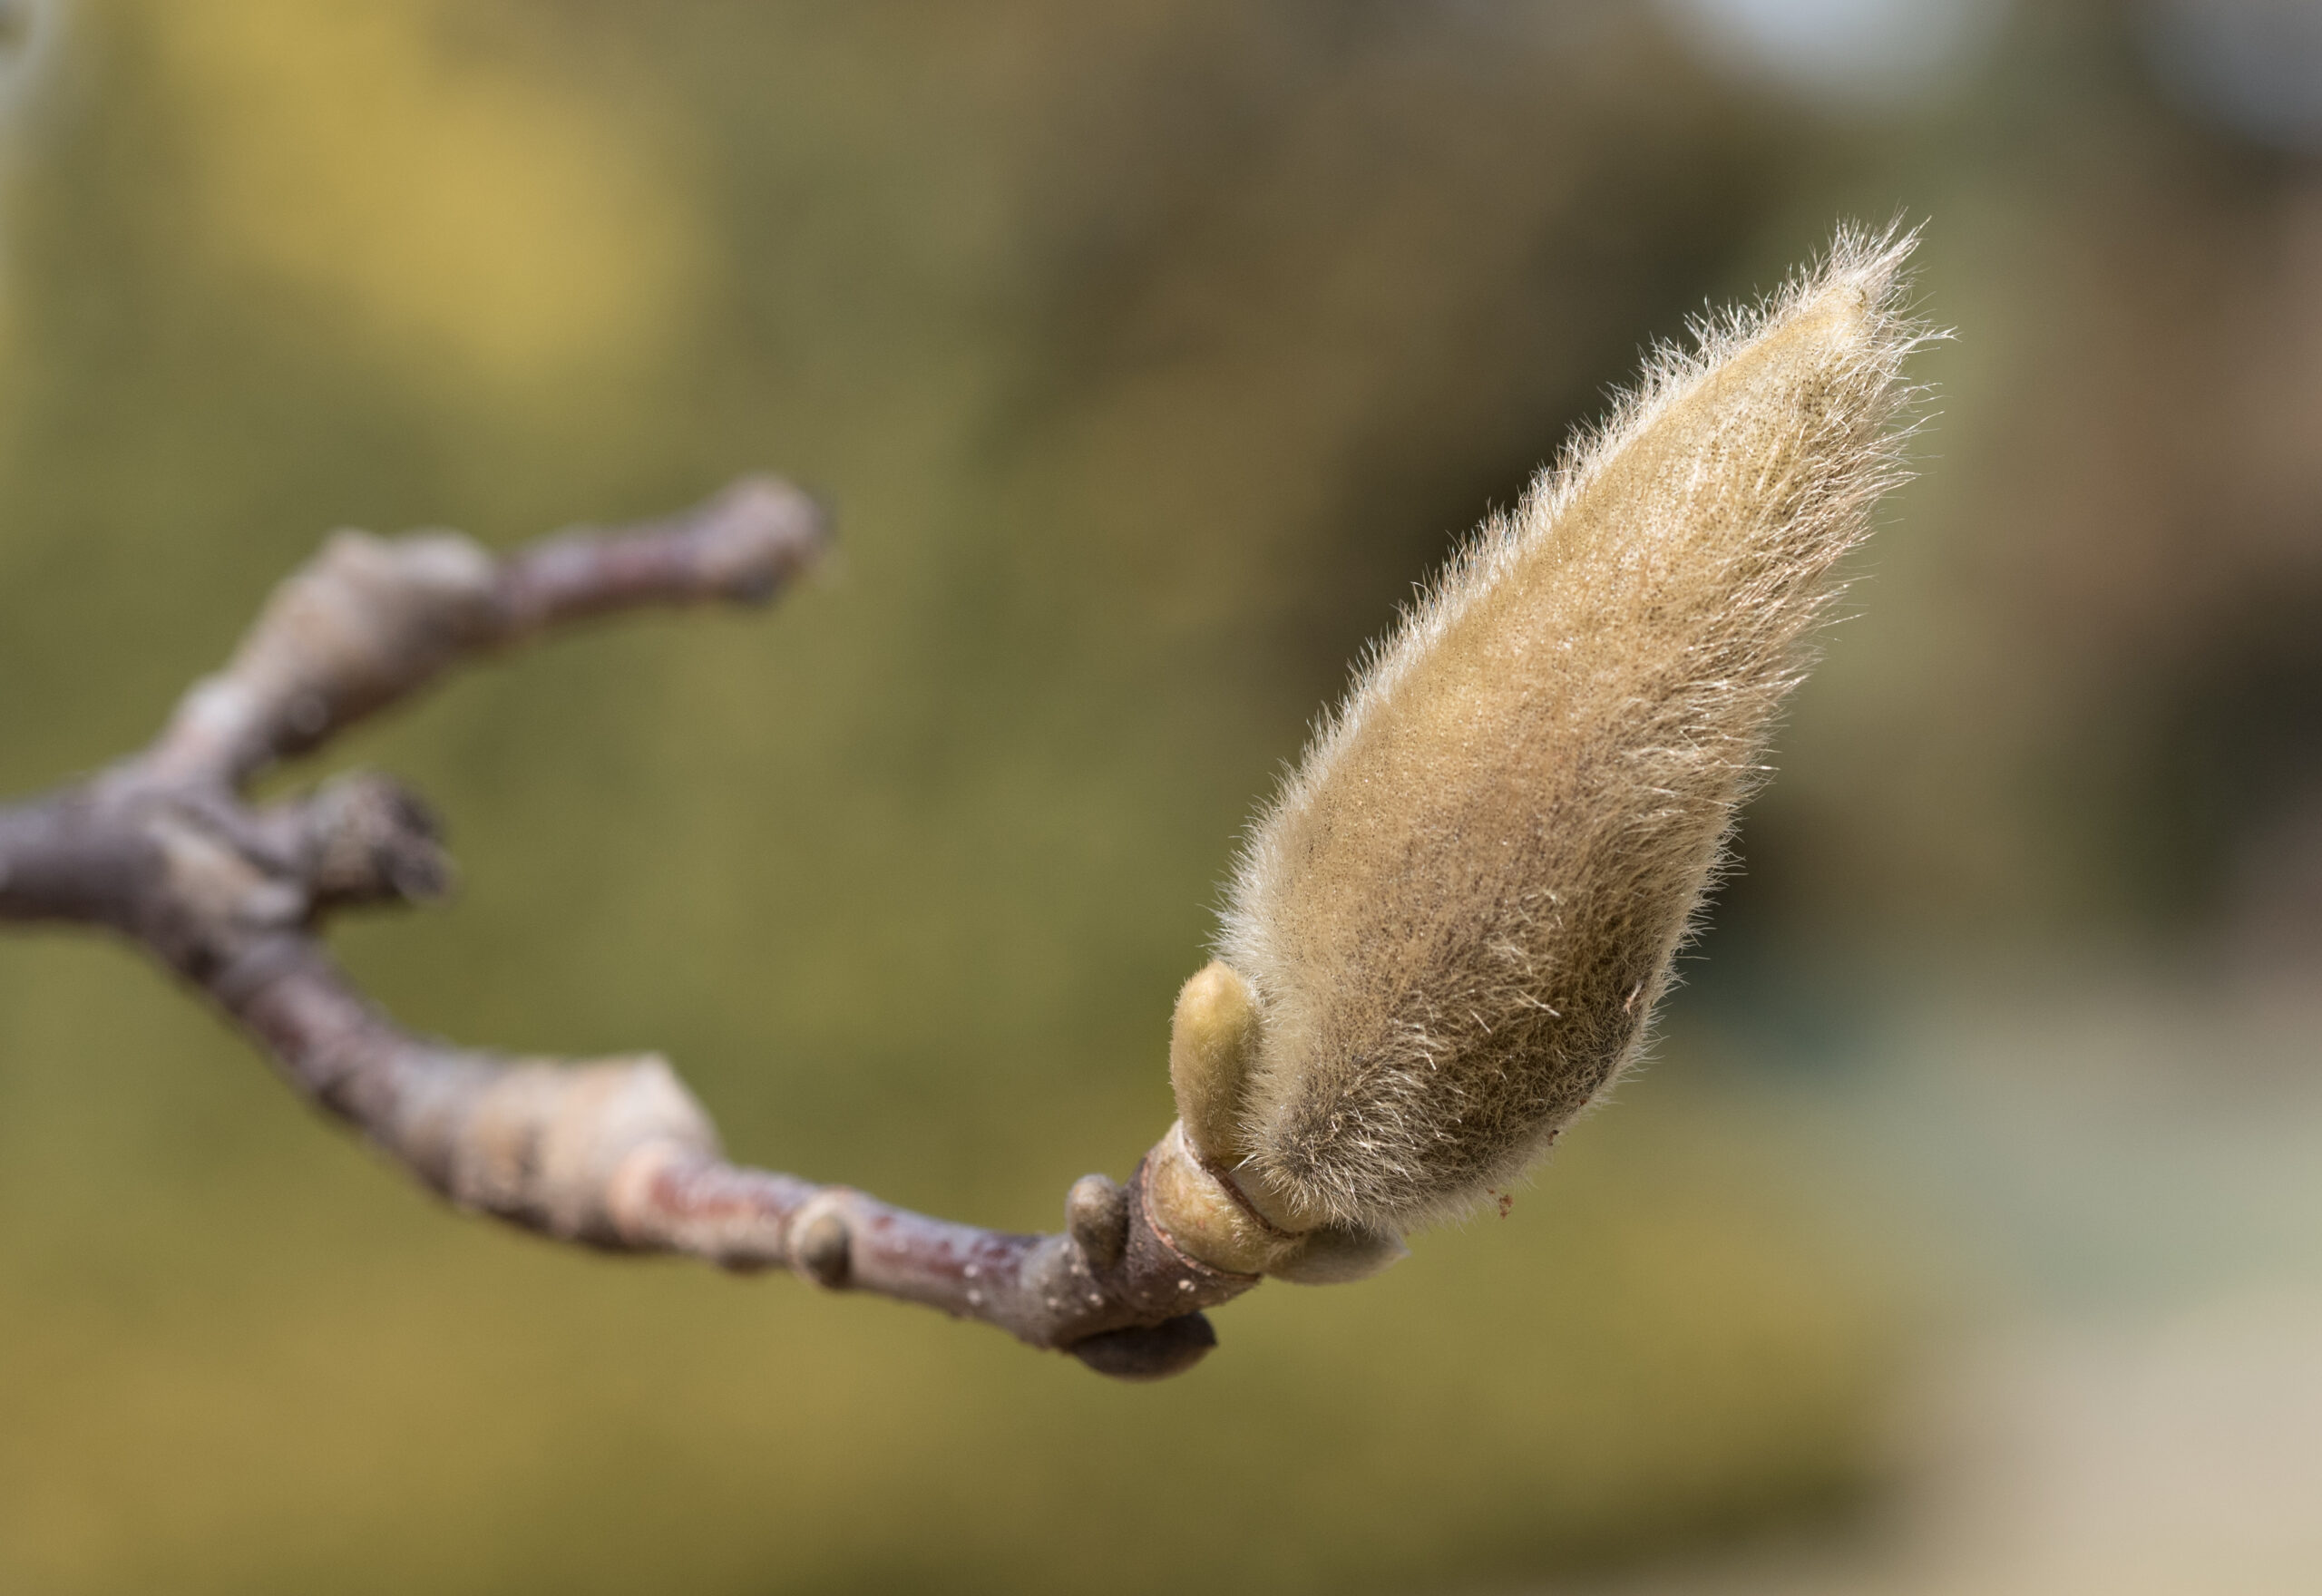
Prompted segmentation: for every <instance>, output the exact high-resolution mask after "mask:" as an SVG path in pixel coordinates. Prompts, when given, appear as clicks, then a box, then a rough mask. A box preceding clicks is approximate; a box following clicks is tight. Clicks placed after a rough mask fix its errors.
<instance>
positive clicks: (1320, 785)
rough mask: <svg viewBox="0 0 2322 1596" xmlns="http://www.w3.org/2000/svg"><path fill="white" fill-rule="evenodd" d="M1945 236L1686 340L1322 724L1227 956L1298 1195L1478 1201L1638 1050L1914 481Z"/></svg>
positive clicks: (1246, 1149) (1274, 1193) (1323, 1213)
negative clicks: (1739, 825) (1840, 581)
mask: <svg viewBox="0 0 2322 1596" xmlns="http://www.w3.org/2000/svg"><path fill="white" fill-rule="evenodd" d="M1915 241H1916V236H1915V235H1912V236H1898V235H1897V233H1895V232H1894V231H1893V230H1892V229H1890V230H1889V231H1888V232H1887V233H1885V234H1882V235H1875V236H1874V235H1869V234H1865V233H1860V232H1855V231H1846V232H1841V233H1840V235H1839V238H1838V240H1837V242H1836V244H1835V245H1834V246H1833V248H1831V250H1830V253H1829V258H1827V259H1826V260H1824V261H1823V262H1822V263H1821V264H1820V266H1819V267H1817V268H1814V269H1812V270H1810V271H1809V272H1807V273H1805V274H1803V275H1801V276H1800V277H1798V278H1796V279H1795V280H1793V281H1792V282H1791V283H1790V284H1789V285H1788V286H1787V287H1784V288H1783V289H1782V290H1781V292H1780V293H1778V294H1777V295H1775V296H1774V297H1772V298H1771V300H1770V301H1768V302H1767V303H1766V304H1764V305H1762V306H1761V307H1757V308H1755V309H1753V310H1751V311H1747V312H1741V313H1735V314H1732V315H1729V316H1725V317H1722V318H1720V319H1717V320H1715V321H1712V322H1710V323H1706V324H1703V325H1701V326H1696V327H1695V329H1694V334H1695V341H1696V345H1697V346H1696V347H1695V348H1693V349H1692V350H1690V351H1688V350H1679V349H1674V348H1662V349H1658V350H1656V351H1654V354H1653V355H1652V356H1651V358H1650V359H1649V361H1648V363H1647V365H1646V370H1645V375H1644V382H1643V384H1642V385H1641V386H1640V387H1639V388H1638V390H1637V391H1636V392H1635V393H1634V394H1631V395H1629V396H1628V397H1626V398H1625V399H1624V400H1623V401H1622V402H1621V404H1619V405H1618V406H1617V408H1616V409H1615V413H1614V414H1613V415H1612V417H1611V418H1610V420H1609V421H1607V422H1606V423H1605V424H1604V425H1603V426H1602V427H1601V428H1599V429H1598V430H1596V431H1595V432H1594V433H1591V434H1589V435H1587V436H1585V437H1584V438H1583V439H1582V440H1580V441H1579V442H1578V443H1576V444H1575V445H1573V446H1572V447H1570V448H1569V449H1568V450H1567V451H1566V453H1565V454H1564V455H1563V457H1562V458H1561V459H1560V460H1559V462H1557V464H1556V466H1555V467H1554V468H1553V469H1551V470H1549V471H1546V472H1543V473H1541V475H1540V476H1539V477H1538V478H1537V480H1536V481H1535V482H1533V484H1532V486H1531V488H1530V489H1529V490H1528V491H1527V492H1526V493H1525V495H1524V497H1523V500H1522V501H1521V502H1519V503H1518V504H1517V507H1516V509H1515V510H1514V511H1513V512H1511V513H1503V514H1497V515H1495V516H1493V517H1492V518H1491V519H1489V520H1488V521H1486V522H1485V523H1484V524H1483V526H1482V527H1481V528H1479V529H1478V531H1477V532H1476V533H1475V534H1474V535H1473V537H1472V538H1471V539H1470V540H1469V541H1468V543H1467V545H1466V546H1465V547H1464V548H1463V549H1462V550H1460V552H1459V554H1458V555H1457V556H1456V557H1455V558H1454V559H1453V560H1452V561H1451V562H1450V565H1449V568H1448V569H1446V570H1445V572H1444V573H1443V575H1442V576H1441V577H1440V578H1439V579H1438V580H1437V581H1435V582H1434V583H1433V584H1432V585H1431V586H1430V587H1429V588H1428V589H1426V591H1425V592H1424V593H1423V595H1422V596H1421V597H1420V599H1419V600H1418V602H1417V603H1416V604H1415V605H1414V606H1413V607H1412V608H1411V609H1410V611H1409V612H1408V613H1407V614H1406V615H1405V616H1404V618H1403V619H1402V621H1401V623H1400V625H1399V626H1398V627H1397V628H1396V629H1395V631H1394V632H1393V634H1392V635H1391V636H1390V637H1388V638H1387V639H1386V640H1385V641H1384V642H1383V643H1381V645H1380V646H1379V647H1377V648H1376V649H1375V650H1374V651H1373V652H1372V653H1371V656H1370V657H1369V658H1368V659H1367V661H1366V662H1365V663H1364V665H1363V666H1362V667H1361V671H1360V672H1359V674H1358V676H1357V679H1356V681H1355V684H1354V686H1353V688H1352V690H1351V692H1350V694H1349V695H1348V696H1347V699H1346V701H1345V703H1344V704H1343V705H1342V706H1341V707H1340V708H1339V709H1338V710H1337V711H1336V713H1335V714H1333V715H1331V716H1330V717H1329V718H1328V720H1326V721H1325V722H1324V724H1323V725H1322V727H1321V728H1320V730H1319V731H1318V733H1317V734H1316V735H1315V737H1314V739H1313V742H1312V745H1311V746H1310V747H1309V748H1308V749H1307V751H1306V754H1305V756H1304V758H1303V759H1302V762H1301V763H1300V764H1299V765H1298V767H1297V769H1296V770H1295V771H1294V772H1293V774H1291V775H1290V776H1289V777H1288V778H1287V780H1286V781H1285V783H1284V784H1283V789H1282V791H1281V793H1280V794H1279V795H1278V796H1277V797H1276V798H1275V800H1274V802H1273V804H1272V805H1271V806H1270V807H1269V808H1268V809H1267V810H1266V812H1265V813H1264V814H1263V817H1262V818H1261V819H1260V821H1259V822H1258V823H1257V825H1256V826H1255V827H1254V831H1253V833H1252V835H1251V838H1250V840H1249V842H1248V843H1247V845H1246V847H1245V848H1244V852H1243V855H1242V857H1241V859H1240V861H1238V865H1237V868H1236V873H1235V876H1234V882H1233V887H1232V890H1231V893H1230V898H1229V902H1228V906H1227V909H1226V912H1225V915H1224V927H1223V929H1222V931H1221V934H1220V936H1219V939H1218V946H1217V952H1218V955H1219V957H1220V958H1221V959H1223V960H1224V962H1225V963H1226V964H1228V965H1230V966H1231V967H1232V968H1233V969H1234V970H1235V971H1238V972H1239V973H1240V974H1241V975H1242V976H1243V977H1244V978H1245V979H1246V980H1247V982H1248V983H1249V987H1250V988H1251V990H1252V991H1254V993H1255V995H1256V1006H1257V1014H1256V1027H1255V1032H1256V1035H1255V1039H1254V1046H1252V1047H1250V1048H1249V1049H1248V1053H1247V1056H1246V1061H1245V1062H1243V1063H1241V1065H1240V1068H1239V1070H1238V1072H1237V1073H1240V1074H1241V1075H1243V1077H1244V1078H1243V1079H1242V1080H1241V1081H1240V1082H1239V1083H1238V1085H1239V1087H1240V1090H1239V1092H1238V1109H1237V1112H1238V1115H1239V1123H1238V1127H1237V1134H1234V1136H1233V1138H1232V1140H1233V1142H1234V1144H1235V1146H1236V1149H1237V1151H1238V1153H1239V1158H1238V1161H1237V1163H1236V1165H1235V1173H1234V1178H1235V1180H1236V1181H1237V1182H1239V1183H1240V1184H1242V1185H1243V1186H1244V1188H1245V1189H1247V1190H1248V1191H1250V1192H1251V1193H1252V1195H1253V1196H1256V1197H1261V1198H1262V1199H1263V1202H1264V1204H1265V1206H1266V1208H1267V1209H1268V1211H1269V1212H1277V1213H1280V1214H1282V1215H1283V1216H1285V1217H1287V1218H1290V1219H1292V1220H1293V1221H1296V1222H1299V1223H1302V1224H1322V1223H1326V1222H1328V1223H1338V1224H1352V1225H1362V1226H1372V1227H1378V1228H1381V1229H1383V1230H1388V1231H1401V1230H1404V1229H1406V1228H1408V1227H1410V1226H1411V1225H1414V1224H1418V1223H1421V1222H1425V1221H1430V1220H1437V1219H1441V1218H1443V1217H1446V1216H1448V1215H1451V1214H1456V1213H1459V1212H1462V1211H1464V1210H1465V1209H1467V1208H1468V1207H1469V1206H1470V1205H1471V1204H1472V1203H1474V1202H1476V1201H1477V1200H1478V1198H1479V1197H1480V1196H1481V1194H1482V1193H1483V1192H1484V1189H1485V1188H1486V1187H1488V1186H1491V1185H1494V1184H1497V1183H1499V1182H1506V1181H1507V1180H1509V1179H1511V1178H1512V1177H1514V1176H1516V1175H1517V1174H1518V1173H1520V1172H1521V1171H1522V1169H1523V1168H1524V1166H1525V1165H1526V1164H1527V1163H1529V1162H1530V1161H1531V1160H1532V1159H1533V1158H1534V1157H1536V1156H1537V1154H1538V1153H1541V1152H1542V1150H1544V1149H1545V1148H1546V1146H1547V1144H1548V1143H1550V1142H1551V1141H1552V1140H1553V1139H1554V1138H1555V1136H1556V1134H1557V1132H1558V1131H1559V1130H1561V1129H1562V1128H1563V1127H1564V1126H1565V1125H1566V1124H1568V1123H1570V1121H1571V1120H1572V1119H1573V1117H1574V1116H1575V1115H1576V1114H1579V1113H1580V1111H1581V1110H1582V1109H1583V1108H1585V1106H1586V1105H1588V1104H1589V1102H1590V1101H1591V1100H1592V1099H1594V1098H1595V1097H1596V1096H1597V1095H1598V1094H1600V1093H1601V1092H1603V1091H1604V1090H1605V1086H1606V1085H1608V1084H1609V1083H1610V1082H1611V1081H1612V1080H1613V1079H1614V1078H1615V1076H1616V1075H1618V1074H1619V1073H1620V1071H1621V1069H1622V1068H1623V1066H1624V1065H1626V1064H1627V1063H1628V1061H1629V1060H1630V1059H1631V1058H1632V1057H1634V1055H1635V1053H1636V1051H1637V1048H1638V1046H1640V1043H1641V1041H1642V1039H1643V1038H1644V1034H1645V1029H1646V1025H1647V1021H1648V1019H1649V1017H1650V1016H1651V1015H1652V1012H1653V1008H1654V1004H1655V1002H1656V1001H1657V1000H1658V999H1659V998H1660V996H1661V992H1662V988H1663V985H1664V983H1665V982H1666V981H1667V979H1668V974H1669V966H1670V960H1671V959H1672V957H1673V955H1674V953H1675V951H1676V949H1677V947H1678V945H1679V944H1680V942H1682V941H1683V939H1684V937H1685V935H1686V932H1687V929H1688V927H1689V925H1690V924H1691V923H1692V920H1693V915H1694V913H1695V911H1696V910H1697V909H1698V907H1699V905H1700V903H1701V900H1702V893H1703V891H1704V890H1705V888H1706V886H1707V885H1708V883H1709V881H1710V880H1711V877H1712V873H1713V872H1714V871H1715V869H1716V867H1717V864H1718V861H1719V860H1720V857H1721V853H1722V848H1723V846H1724V841H1725V838H1726V836H1727V833H1728V832H1730V831H1731V829H1732V824H1733V821H1734V816H1735V813H1736V811H1737V810H1738V809H1739V807H1740V806H1741V803H1743V802H1744V801H1745V800H1746V799H1747V798H1748V797H1749V795H1750V793H1751V791H1752V790H1753V789H1754V788H1755V787H1756V786H1757V785H1758V783H1760V781H1761V779H1762V776H1763V774H1764V773H1763V766H1762V759H1763V754H1764V748H1765V742H1766V737H1767V733H1768V729H1769V727H1770V725H1771V722H1772V719H1773V717H1774V715H1775V712H1776V710H1777V709H1778V708H1779V707H1780V706H1781V701H1782V699H1783V697H1784V696H1786V695H1787V694H1788V693H1789V692H1790V689H1791V688H1792V687H1793V686H1796V685H1797V684H1798V682H1799V681H1800V678H1801V677H1802V676H1803V675H1804V672H1805V669H1806V667H1807V665H1808V664H1809V663H1810V660H1809V658H1808V654H1807V650H1806V647H1805V638H1806V637H1807V636H1808V634H1809V633H1810V631H1811V630H1812V628H1814V626H1815V623H1816V622H1817V621H1818V619H1820V618H1821V617H1822V616H1823V615H1824V613H1825V611H1826V609H1827V608H1828V606H1829V602H1830V599H1831V597H1832V594H1833V592H1834V590H1835V589H1834V587H1833V581H1832V568H1833V567H1834V566H1835V565H1836V563H1837V562H1838V560H1839V558H1840V557H1841V556H1842V555H1844V554H1845V553H1846V552H1847V550H1849V549H1850V548H1852V547H1853V546H1854V545H1855V544H1856V543H1857V542H1858V541H1859V540H1860V539H1861V537H1862V536H1863V534H1864V532H1865V531H1866V530H1868V521H1869V514H1870V511H1871V508H1872V506H1873V505H1874V503H1875V502H1876V501H1878V497H1879V495H1880V494H1881V493H1883V492H1884V491H1887V490H1888V488H1889V487H1891V486H1893V485H1894V484H1895V483H1896V482H1898V481H1899V480H1901V476H1902V474H1903V473H1902V472H1901V470H1900V466H1899V452H1900V447H1901V440H1902V438H1903V437H1904V435H1905V434H1906V433H1907V429H1906V428H1903V427H1901V426H1899V425H1898V412H1899V411H1900V409H1901V408H1902V406H1903V404H1905V402H1906V401H1907V398H1908V397H1909V394H1910V390H1909V389H1907V387H1906V385H1905V384H1904V383H1903V380H1902V375H1901V373H1902V365H1903V362H1904V360H1905V357H1906V356H1907V355H1909V354H1910V353H1911V352H1912V351H1913V350H1914V349H1915V348H1917V346H1919V345H1921V344H1922V343H1924V342H1925V341H1926V340H1927V336H1928V335H1927V333H1926V332H1925V330H1924V329H1923V328H1921V327H1919V326H1917V325H1916V324H1914V323H1912V322H1911V321H1909V320H1908V319H1907V318H1906V316H1905V315H1904V313H1903V310H1902V307H1901V298H1902V292H1903V288H1902V278H1901V268H1902V266H1903V262H1904V259H1905V258H1906V257H1907V255H1908V254H1909V253H1910V250H1911V248H1912V246H1913V244H1914V243H1915ZM1213 1135H1214V1136H1215V1139H1216V1140H1220V1141H1223V1140H1224V1139H1225V1138H1224V1136H1223V1135H1215V1133H1213Z"/></svg>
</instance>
